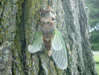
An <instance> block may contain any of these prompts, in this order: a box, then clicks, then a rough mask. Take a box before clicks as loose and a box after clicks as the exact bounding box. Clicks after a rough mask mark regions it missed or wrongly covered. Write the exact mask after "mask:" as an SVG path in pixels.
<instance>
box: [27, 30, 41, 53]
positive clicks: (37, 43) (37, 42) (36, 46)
mask: <svg viewBox="0 0 99 75" xmlns="http://www.w3.org/2000/svg"><path fill="white" fill-rule="evenodd" d="M42 47H43V35H42V33H41V32H40V31H39V30H37V31H36V32H35V34H34V39H33V44H32V45H29V46H28V51H29V52H30V53H35V52H38V51H41V49H42Z"/></svg>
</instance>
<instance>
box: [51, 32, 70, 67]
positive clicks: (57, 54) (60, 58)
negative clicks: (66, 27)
mask: <svg viewBox="0 0 99 75" xmlns="http://www.w3.org/2000/svg"><path fill="white" fill-rule="evenodd" d="M56 32H57V35H58V36H59V39H60V40H61V43H62V48H59V49H60V50H57V48H56V49H55V48H53V47H52V48H51V49H52V58H53V60H54V62H55V63H56V65H57V66H58V67H59V68H61V69H66V68H67V65H68V59H67V52H66V47H65V43H64V41H63V38H62V35H61V33H60V32H59V31H58V30H56ZM55 34H56V33H55ZM56 39H57V37H56ZM57 44H58V43H57ZM59 47H60V46H59Z"/></svg>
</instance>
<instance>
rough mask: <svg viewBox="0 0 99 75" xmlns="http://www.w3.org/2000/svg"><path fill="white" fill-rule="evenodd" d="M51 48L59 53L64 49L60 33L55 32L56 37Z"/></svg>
mask: <svg viewBox="0 0 99 75" xmlns="http://www.w3.org/2000/svg"><path fill="white" fill-rule="evenodd" d="M51 46H52V48H53V50H55V51H59V50H61V49H62V48H63V45H62V42H61V39H60V36H59V35H58V32H57V31H56V30H55V34H54V37H53V38H52V43H51Z"/></svg>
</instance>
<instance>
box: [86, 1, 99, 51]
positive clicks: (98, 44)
mask: <svg viewBox="0 0 99 75" xmlns="http://www.w3.org/2000/svg"><path fill="white" fill-rule="evenodd" d="M85 3H86V6H87V7H88V8H89V25H90V30H91V47H92V50H95V51H96V50H98V51H99V0H85Z"/></svg>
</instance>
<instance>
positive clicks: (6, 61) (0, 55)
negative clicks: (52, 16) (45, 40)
mask: <svg viewBox="0 0 99 75" xmlns="http://www.w3.org/2000/svg"><path fill="white" fill-rule="evenodd" d="M48 5H50V6H51V7H52V8H53V9H54V10H55V12H56V22H57V27H58V29H59V30H60V31H61V32H62V35H63V38H64V41H65V44H66V48H67V52H68V68H67V69H66V70H61V69H59V68H58V67H57V66H56V65H55V63H54V61H53V60H52V59H50V58H49V57H48V55H46V54H45V53H44V52H37V53H34V54H30V53H29V52H28V49H27V48H28V45H29V44H31V43H32V40H33V34H34V32H35V30H36V29H37V25H38V21H39V19H40V14H39V12H40V11H39V9H40V8H43V7H46V6H48ZM87 21H88V20H87V12H86V9H85V5H84V1H83V0H0V75H97V72H96V69H95V62H94V59H93V54H92V52H91V48H90V43H89V32H88V24H87V23H88V22H87Z"/></svg>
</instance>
